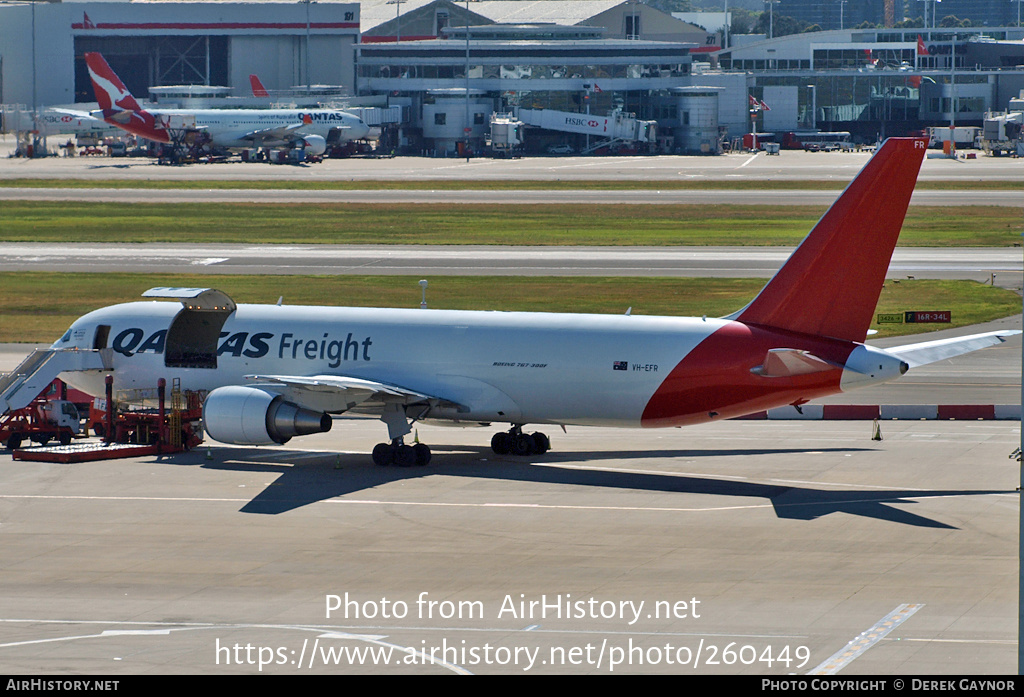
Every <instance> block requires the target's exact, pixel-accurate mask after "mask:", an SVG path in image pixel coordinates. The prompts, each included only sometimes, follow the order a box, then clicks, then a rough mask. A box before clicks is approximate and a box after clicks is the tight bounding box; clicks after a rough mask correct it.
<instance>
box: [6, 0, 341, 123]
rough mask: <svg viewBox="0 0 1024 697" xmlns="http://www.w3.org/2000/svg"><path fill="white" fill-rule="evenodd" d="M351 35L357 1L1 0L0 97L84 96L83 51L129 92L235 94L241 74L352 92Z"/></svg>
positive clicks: (242, 86)
mask: <svg viewBox="0 0 1024 697" xmlns="http://www.w3.org/2000/svg"><path fill="white" fill-rule="evenodd" d="M358 41H359V4H358V3H357V2H333V1H332V0H318V1H317V2H315V3H312V2H306V3H294V2H245V3H241V2H238V3H235V2H213V1H210V2H127V1H119V0H115V1H113V2H73V1H72V2H2V3H0V104H3V103H6V104H23V105H33V104H38V105H44V104H47V105H49V104H72V103H74V102H91V101H93V100H94V97H93V93H92V87H91V86H90V84H89V76H88V71H87V70H86V67H85V61H84V58H83V54H84V53H85V52H86V51H98V52H101V53H102V54H103V55H104V56H105V57H106V58H107V60H108V62H109V63H110V65H111V66H112V67H113V68H114V70H115V71H116V72H117V73H118V75H119V76H120V77H121V79H122V80H124V82H125V84H126V85H127V86H128V89H129V90H131V91H132V92H133V93H134V94H137V95H145V94H146V93H147V89H148V88H149V87H150V86H151V85H180V84H207V85H224V86H229V87H233V88H234V89H235V90H236V91H237V92H238V93H239V94H241V93H242V92H241V91H244V90H248V89H249V80H248V76H249V75H250V74H251V73H255V74H257V75H259V77H260V79H261V81H262V82H263V84H264V85H265V86H266V87H267V88H268V89H271V90H284V89H288V88H291V87H293V86H297V85H303V86H304V85H307V84H316V85H335V86H341V87H344V88H345V89H347V90H348V91H349V92H352V91H353V88H354V84H355V78H354V76H355V70H354V46H355V45H356V44H357V43H358ZM33 76H35V78H34V79H33Z"/></svg>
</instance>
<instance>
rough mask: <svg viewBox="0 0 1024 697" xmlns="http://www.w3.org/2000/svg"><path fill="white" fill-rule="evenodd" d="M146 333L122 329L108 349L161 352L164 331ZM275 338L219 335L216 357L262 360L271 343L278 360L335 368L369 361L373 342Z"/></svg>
mask: <svg viewBox="0 0 1024 697" xmlns="http://www.w3.org/2000/svg"><path fill="white" fill-rule="evenodd" d="M144 336H145V332H144V331H143V330H142V329H140V328H139V327H132V328H131V329H125V330H124V331H122V332H120V333H119V334H118V335H117V336H115V337H114V340H113V342H112V344H111V347H112V348H113V349H114V350H115V351H117V352H118V353H120V354H121V355H123V356H131V355H133V353H146V352H147V351H148V352H151V353H156V354H162V353H163V352H164V343H165V341H166V339H167V330H166V329H160V330H158V331H155V332H153V333H152V334H150V335H149V336H148V337H147V338H146V339H145V340H143V337H144ZM275 336H276V335H275V334H274V333H273V332H256V333H253V334H252V335H251V336H250V335H249V332H236V333H234V334H228V332H221V333H220V338H221V339H223V341H222V342H221V343H220V346H218V347H217V355H218V356H224V355H228V356H233V357H235V358H240V357H242V356H244V357H246V358H263V357H264V356H266V355H267V354H269V353H270V343H268V342H271V343H276V344H277V351H276V353H277V357H278V358H291V359H292V360H296V359H298V358H305V359H306V360H309V361H315V360H321V361H327V367H329V368H337V367H338V366H340V365H341V364H342V362H344V361H369V360H370V346H371V345H373V339H371V338H370V337H368V336H367V337H364V338H362V339H358V338H353V335H352V332H349V333H348V334H347V335H346V336H345V338H344V339H334V338H331V334H330V332H324V333H323V336H322V337H320V338H318V339H303V338H301V337H296V336H294V335H293V334H290V333H287V332H286V333H284V334H282V335H281V338H280V339H279V340H278V341H276V342H275V341H274V337H275Z"/></svg>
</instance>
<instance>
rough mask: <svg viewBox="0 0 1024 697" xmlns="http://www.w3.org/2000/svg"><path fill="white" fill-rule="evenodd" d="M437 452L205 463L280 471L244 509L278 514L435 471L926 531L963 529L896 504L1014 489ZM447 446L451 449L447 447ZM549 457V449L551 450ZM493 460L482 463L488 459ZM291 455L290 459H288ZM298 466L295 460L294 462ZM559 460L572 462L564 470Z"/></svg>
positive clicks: (746, 452) (227, 452)
mask: <svg viewBox="0 0 1024 697" xmlns="http://www.w3.org/2000/svg"><path fill="white" fill-rule="evenodd" d="M434 450H435V453H436V452H443V455H442V457H440V458H435V460H434V462H433V463H431V464H430V465H428V466H427V467H411V468H408V469H405V468H400V467H376V466H374V465H372V464H370V463H369V462H368V458H367V457H366V455H364V454H340V455H335V454H330V453H320V454H318V455H319V456H317V455H312V454H311V453H301V452H298V451H295V452H294V453H290V452H289V453H287V454H286V456H285V457H281V456H280V455H279V453H280V452H281V451H268V455H269V454H270V453H271V452H272V453H273V454H274V460H271V461H266V460H261V456H260V455H259V454H256V455H255V456H254V452H253V451H252V450H249V449H235V448H227V449H221V450H219V451H218V452H219V453H221V454H222V457H219V458H217V461H214V462H205V463H203V466H204V467H207V468H215V469H223V470H231V471H251V472H266V473H268V474H271V473H277V474H278V478H277V479H276V480H275V481H274V482H273V483H272V484H270V485H269V486H268V487H267V488H266V489H264V490H263V491H262V492H260V493H259V494H257V495H256V497H255V498H253V499H252V500H251V501H249V502H248V503H247V504H245V506H243V507H242V508H241V509H240V510H241V512H243V513H257V514H264V515H276V514H279V513H285V512H287V511H291V510H294V509H297V508H301V507H302V506H306V505H309V504H311V503H316V502H318V501H325V500H328V499H331V498H334V497H338V496H344V495H346V494H352V493H355V492H359V491H366V490H372V489H375V488H377V487H380V486H384V485H386V484H389V483H392V482H397V481H402V480H408V479H418V478H421V477H429V476H432V475H443V476H456V477H473V478H477V479H490V480H501V481H506V482H532V483H537V484H554V485H567V486H586V487H603V488H613V489H629V490H633V491H650V492H658V493H679V494H696V495H702V494H703V495H710V496H730V497H741V498H758V499H767V500H768V501H770V502H771V504H772V506H773V507H774V509H775V514H776V516H778V517H779V518H781V519H788V520H806V521H811V520H815V519H817V518H821V517H823V516H826V515H829V514H831V513H847V514H850V515H856V516H863V517H866V518H875V519H878V520H886V521H889V522H893V523H899V524H902V525H913V526H916V527H924V528H941V529H956V528H955V527H954V526H951V525H947V524H946V523H942V522H939V521H936V520H932V519H930V518H926V517H924V516H921V515H917V514H915V513H911V512H909V511H907V510H904V509H903V508H897V507H894V506H893V505H892V504H913V503H917V501H916V499H923V498H936V497H947V496H978V495H988V494H1002V493H1012V492H1007V491H1003V490H970V489H961V490H927V489H926V490H914V489H902V490H870V491H869V490H864V489H850V490H843V489H837V488H829V489H818V488H814V487H805V486H793V485H783V484H760V483H756V482H749V481H737V480H730V479H716V478H714V477H699V476H692V475H672V474H661V473H651V474H648V473H643V472H622V471H611V470H588V469H580V468H579V466H578V464H576V463H586V462H593V461H595V460H622V459H628V458H630V457H640V456H642V457H644V458H657V457H665V458H681V457H688V458H694V457H726V456H736V455H740V456H753V457H756V456H757V455H759V454H771V455H776V456H777V455H780V454H786V453H794V454H797V453H804V452H809V451H808V450H804V449H800V448H782V449H771V450H769V449H763V450H753V449H740V450H667V451H642V452H639V453H637V452H617V451H612V452H608V451H603V452H573V453H561V457H560V458H559V459H557V460H556V459H553V458H550V457H545V460H544V461H543V462H541V463H538V464H537V465H533V464H531V463H530V462H529V461H528V460H518V459H517V460H512V459H505V458H500V457H498V456H495V455H494V454H493V453H491V452H490V450H489V449H487V448H471V447H465V446H435V447H434ZM866 450H869V449H867V448H831V449H825V450H822V449H820V448H819V449H815V450H814V452H816V453H818V452H843V453H848V452H859V451H866ZM445 451H446V452H445ZM549 455H550V454H549ZM482 457H485V458H487V461H486V462H481V458H482ZM289 460H291V462H289ZM293 463H294V464H293ZM560 464H565V465H569V464H572V467H560V466H559V465H560Z"/></svg>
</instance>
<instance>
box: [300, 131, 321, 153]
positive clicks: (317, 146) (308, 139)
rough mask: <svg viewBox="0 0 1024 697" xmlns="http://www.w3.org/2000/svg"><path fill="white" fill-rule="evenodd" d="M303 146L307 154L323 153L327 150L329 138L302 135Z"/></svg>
mask: <svg viewBox="0 0 1024 697" xmlns="http://www.w3.org/2000/svg"><path fill="white" fill-rule="evenodd" d="M302 147H303V149H304V150H305V151H306V154H307V155H323V154H324V153H325V152H327V140H326V139H325V138H324V137H323V136H315V135H308V136H302Z"/></svg>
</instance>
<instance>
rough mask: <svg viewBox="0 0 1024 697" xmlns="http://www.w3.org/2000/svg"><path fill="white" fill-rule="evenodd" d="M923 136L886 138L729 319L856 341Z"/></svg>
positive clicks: (870, 309) (903, 208)
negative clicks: (776, 269) (778, 266)
mask: <svg viewBox="0 0 1024 697" xmlns="http://www.w3.org/2000/svg"><path fill="white" fill-rule="evenodd" d="M926 147H927V143H926V142H925V141H924V140H923V139H919V138H890V139H889V140H887V141H885V142H884V143H883V144H882V147H880V148H879V149H878V152H876V153H875V154H874V156H873V157H872V158H871V159H870V160H869V161H868V163H867V164H866V165H865V166H864V169H862V170H861V171H860V173H859V174H858V175H857V176H856V177H855V178H854V180H853V181H852V182H850V184H849V186H847V187H846V190H845V191H844V192H843V194H842V195H841V196H840V197H839V198H838V199H837V200H836V202H835V203H833V204H832V207H831V208H829V209H828V211H827V212H826V213H825V215H824V216H823V217H822V219H821V220H819V221H818V224H817V225H815V226H814V229H813V230H811V232H810V234H808V235H807V237H806V238H805V239H804V241H803V242H801V243H800V246H799V247H797V249H796V251H794V252H793V255H792V256H791V257H790V258H789V260H788V261H786V263H785V264H784V265H783V267H782V268H781V269H779V272H778V273H777V274H775V277H774V278H772V280H771V281H769V282H768V285H766V286H765V287H764V288H763V289H762V290H761V292H760V293H759V294H758V296H757V297H756V298H754V300H753V302H751V303H750V304H749V305H747V307H745V308H743V310H741V311H740V312H739V313H737V314H736V315H734V316H733V317H732V319H735V320H738V321H740V322H743V323H745V324H760V325H766V326H770V327H776V328H778V329H786V330H789V331H794V332H802V333H804V334H813V335H817V336H830V337H834V338H836V339H844V340H846V341H863V340H864V338H865V337H866V336H867V331H868V327H869V326H870V324H871V315H872V314H873V313H874V311H875V306H876V305H877V304H878V295H879V293H881V291H882V282H883V281H884V280H885V272H886V271H887V270H888V268H889V259H890V258H891V257H892V250H893V248H894V247H895V246H896V239H897V238H898V237H899V234H900V228H902V227H903V218H904V216H905V215H906V213H907V206H908V205H909V204H910V195H911V194H912V193H913V191H914V184H915V183H916V182H917V173H918V170H919V169H920V168H921V161H922V160H923V159H924V153H925V149H926Z"/></svg>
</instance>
